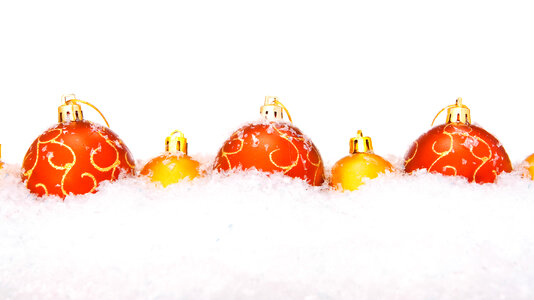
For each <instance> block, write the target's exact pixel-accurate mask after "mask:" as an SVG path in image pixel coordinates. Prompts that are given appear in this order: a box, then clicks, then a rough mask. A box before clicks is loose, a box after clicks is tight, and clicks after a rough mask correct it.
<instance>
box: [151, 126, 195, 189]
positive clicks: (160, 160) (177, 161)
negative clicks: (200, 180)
mask: <svg viewBox="0 0 534 300" xmlns="http://www.w3.org/2000/svg"><path fill="white" fill-rule="evenodd" d="M175 134H179V136H176V135H175ZM199 168H200V163H199V162H198V161H196V160H194V159H192V158H191V157H189V156H188V155H187V139H186V138H185V137H184V134H183V133H182V132H180V131H178V130H176V131H174V132H173V133H171V135H170V136H169V137H167V139H166V140H165V153H163V154H161V155H159V156H157V157H154V158H153V159H151V160H150V161H149V162H148V163H147V164H146V165H145V166H144V167H143V169H142V170H141V175H143V176H147V177H149V178H150V180H151V181H152V182H157V183H159V184H161V185H162V186H163V187H167V186H169V185H170V184H173V183H177V182H179V181H180V180H183V179H186V178H188V179H193V178H195V177H198V176H199V175H200V172H199Z"/></svg>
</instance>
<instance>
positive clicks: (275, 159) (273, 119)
mask: <svg viewBox="0 0 534 300" xmlns="http://www.w3.org/2000/svg"><path fill="white" fill-rule="evenodd" d="M284 111H285V112H286V113H287V115H288V118H289V120H290V122H291V121H292V120H291V116H290V115H289V112H288V111H287V109H286V108H285V107H284V106H283V104H282V103H280V102H279V101H278V98H276V97H265V104H264V105H263V106H262V107H261V109H260V114H261V117H262V119H263V120H261V121H258V122H253V123H250V124H248V125H245V126H243V127H241V128H239V129H238V130H237V131H236V132H234V133H233V134H232V135H231V136H230V138H229V139H228V140H226V141H225V142H224V144H223V146H222V147H221V149H220V150H219V152H218V154H217V157H216V158H215V162H214V169H216V170H219V171H227V170H230V169H235V168H239V169H245V170H246V169H252V168H255V169H257V170H260V171H263V172H270V173H273V172H282V173H284V174H285V175H287V176H291V177H294V178H300V179H303V180H305V181H306V182H308V183H309V184H311V185H315V186H318V185H321V184H322V183H323V182H324V166H323V160H322V158H321V155H320V154H319V151H318V150H317V148H316V147H315V145H314V144H313V143H312V141H311V140H309V139H308V138H307V137H306V136H304V134H303V133H302V132H301V131H300V130H299V129H298V128H297V127H295V126H293V125H292V123H288V122H285V121H284V120H283V112H284Z"/></svg>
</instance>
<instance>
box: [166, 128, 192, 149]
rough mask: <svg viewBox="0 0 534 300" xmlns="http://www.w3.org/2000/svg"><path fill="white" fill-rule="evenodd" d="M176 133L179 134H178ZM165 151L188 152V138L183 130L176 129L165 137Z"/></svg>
mask: <svg viewBox="0 0 534 300" xmlns="http://www.w3.org/2000/svg"><path fill="white" fill-rule="evenodd" d="M176 134H179V135H178V136H177V135H176ZM165 151H167V152H171V153H175V152H182V153H183V154H187V139H186V138H185V137H184V134H183V133H182V132H181V131H179V130H175V131H173V132H172V133H171V135H169V136H168V137H167V138H166V139H165Z"/></svg>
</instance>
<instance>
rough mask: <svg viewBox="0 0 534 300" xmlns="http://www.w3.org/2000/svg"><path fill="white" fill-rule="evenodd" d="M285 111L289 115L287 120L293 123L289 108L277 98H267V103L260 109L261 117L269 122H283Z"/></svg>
mask: <svg viewBox="0 0 534 300" xmlns="http://www.w3.org/2000/svg"><path fill="white" fill-rule="evenodd" d="M284 111H285V112H286V114H287V118H288V119H289V121H290V122H291V123H293V121H292V120H291V115H290V114H289V111H287V108H286V107H285V106H284V105H283V104H282V103H281V102H280V101H278V97H275V96H265V102H264V104H263V105H262V107H261V108H260V115H261V116H262V117H263V118H264V119H266V120H269V121H281V120H283V119H284Z"/></svg>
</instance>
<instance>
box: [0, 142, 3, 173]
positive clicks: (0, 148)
mask: <svg viewBox="0 0 534 300" xmlns="http://www.w3.org/2000/svg"><path fill="white" fill-rule="evenodd" d="M3 167H4V163H3V162H2V144H0V170H2V168H3Z"/></svg>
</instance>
